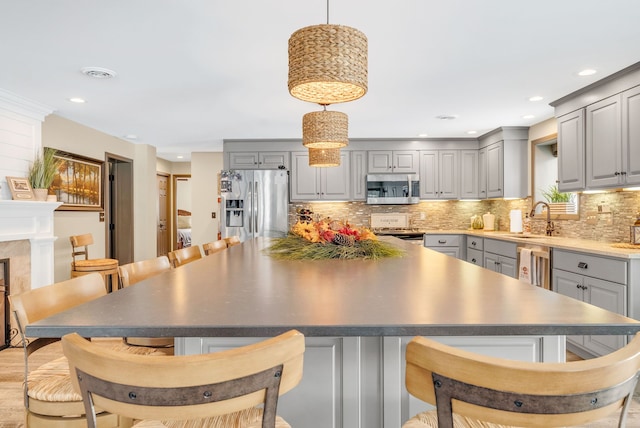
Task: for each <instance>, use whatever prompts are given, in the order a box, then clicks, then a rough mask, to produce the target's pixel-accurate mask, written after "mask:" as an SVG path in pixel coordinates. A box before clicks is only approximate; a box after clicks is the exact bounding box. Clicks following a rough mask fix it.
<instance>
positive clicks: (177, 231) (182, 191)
mask: <svg viewBox="0 0 640 428" xmlns="http://www.w3.org/2000/svg"><path fill="white" fill-rule="evenodd" d="M171 190H172V193H173V198H172V200H173V211H172V213H171V218H172V219H173V221H172V236H173V242H172V243H171V248H172V249H174V250H175V249H179V248H184V247H185V246H190V245H191V214H192V212H191V174H174V175H173V186H172V189H171Z"/></svg>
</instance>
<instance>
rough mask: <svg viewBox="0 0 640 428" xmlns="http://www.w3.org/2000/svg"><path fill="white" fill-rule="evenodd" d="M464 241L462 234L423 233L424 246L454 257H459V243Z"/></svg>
mask: <svg viewBox="0 0 640 428" xmlns="http://www.w3.org/2000/svg"><path fill="white" fill-rule="evenodd" d="M462 242H464V235H425V237H424V246H425V247H426V248H429V249H431V250H434V251H437V252H439V253H443V254H446V255H448V256H452V257H455V258H457V259H460V258H464V257H461V249H460V247H461V245H460V244H461V243H462Z"/></svg>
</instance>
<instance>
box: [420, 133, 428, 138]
mask: <svg viewBox="0 0 640 428" xmlns="http://www.w3.org/2000/svg"><path fill="white" fill-rule="evenodd" d="M428 136H429V134H418V137H422V138H424V137H428Z"/></svg>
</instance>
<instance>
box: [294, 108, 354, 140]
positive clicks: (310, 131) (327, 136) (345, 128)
mask: <svg viewBox="0 0 640 428" xmlns="http://www.w3.org/2000/svg"><path fill="white" fill-rule="evenodd" d="M348 144H349V118H348V116H347V115H346V114H344V113H341V112H339V111H327V110H326V109H325V110H322V111H314V112H311V113H307V114H305V115H304V116H303V117H302V145H303V146H305V147H307V148H310V149H339V148H341V147H345V146H347V145H348Z"/></svg>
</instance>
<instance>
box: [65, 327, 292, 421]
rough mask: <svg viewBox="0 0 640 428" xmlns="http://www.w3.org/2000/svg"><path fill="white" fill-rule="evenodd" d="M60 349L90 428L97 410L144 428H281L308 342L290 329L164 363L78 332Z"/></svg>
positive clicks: (66, 337) (67, 336)
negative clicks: (280, 406)
mask: <svg viewBox="0 0 640 428" xmlns="http://www.w3.org/2000/svg"><path fill="white" fill-rule="evenodd" d="M62 347H63V350H64V353H65V355H66V356H67V358H68V360H69V365H70V367H71V370H72V372H73V373H75V376H73V381H74V387H75V389H76V391H78V392H80V393H81V394H82V397H83V400H84V403H85V410H86V412H87V415H89V417H88V418H87V419H88V422H89V424H88V426H89V427H90V428H93V427H94V426H95V423H94V421H93V420H92V418H91V415H92V413H93V411H94V409H95V407H96V406H98V407H100V408H103V409H105V410H107V411H109V412H111V413H115V414H119V415H123V416H126V417H129V418H133V419H136V420H143V421H142V422H140V424H139V425H138V424H136V425H134V426H140V427H142V426H144V427H164V426H165V425H164V424H162V423H160V422H159V421H158V422H156V421H148V420H147V421H144V419H159V420H171V421H172V422H171V427H173V428H176V427H180V426H196V425H197V426H198V427H201V428H205V427H216V428H223V427H227V428H231V427H238V428H239V427H255V428H257V427H259V426H261V427H262V428H274V427H277V428H284V427H289V424H287V423H286V422H285V421H284V420H283V419H282V418H280V417H278V416H277V415H276V405H277V401H278V397H279V395H281V394H284V393H285V392H287V391H289V390H291V389H292V388H293V387H295V386H296V385H297V384H298V383H299V382H300V379H301V378H302V367H303V355H304V348H305V344H304V336H303V335H302V334H301V333H300V332H298V331H295V330H291V331H289V332H287V333H284V334H281V335H280V336H277V337H274V338H271V339H267V340H264V341H262V342H259V343H256V344H253V345H248V346H244V347H240V348H236V349H231V350H227V351H222V352H215V353H210V354H199V355H188V356H172V357H162V358H155V357H138V356H135V355H128V354H123V353H119V352H114V351H104V350H102V349H99V348H97V347H96V346H95V345H94V344H93V343H91V342H89V341H87V340H85V339H83V338H82V337H80V336H79V335H78V334H76V333H72V334H68V335H66V336H64V337H63V338H62ZM159 373H161V374H162V375H161V376H159ZM256 406H263V407H256ZM263 409H264V410H263ZM263 415H264V417H263ZM201 418H206V419H205V420H203V421H197V422H196V421H193V419H201ZM183 419H191V424H190V422H189V421H187V420H185V421H182V420H183ZM261 419H262V423H260V420H261ZM177 421H182V423H179V422H177Z"/></svg>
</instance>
